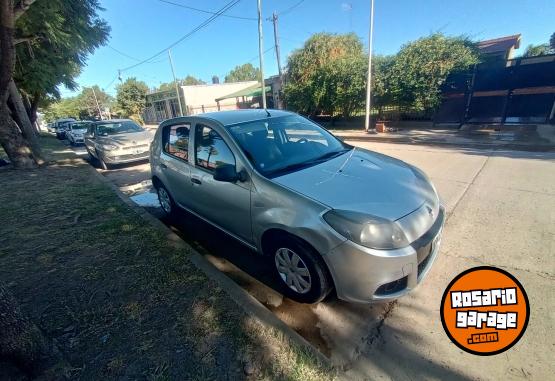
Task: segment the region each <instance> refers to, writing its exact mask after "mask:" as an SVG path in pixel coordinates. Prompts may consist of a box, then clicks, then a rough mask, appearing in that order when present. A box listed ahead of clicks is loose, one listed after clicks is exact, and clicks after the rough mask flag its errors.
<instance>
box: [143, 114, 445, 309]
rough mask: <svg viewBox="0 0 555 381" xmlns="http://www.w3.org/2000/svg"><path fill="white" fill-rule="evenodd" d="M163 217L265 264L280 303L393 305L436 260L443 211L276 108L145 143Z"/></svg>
mask: <svg viewBox="0 0 555 381" xmlns="http://www.w3.org/2000/svg"><path fill="white" fill-rule="evenodd" d="M150 166H151V172H152V183H153V185H154V187H155V188H156V190H157V193H158V199H159V201H160V205H161V207H162V209H163V210H164V212H165V213H166V214H167V215H169V216H170V217H174V218H177V217H179V216H183V214H177V213H176V210H177V209H178V208H182V209H185V210H188V211H189V212H190V213H191V214H193V215H196V216H197V217H200V218H201V219H202V220H204V221H207V222H208V223H210V224H212V225H213V226H215V227H217V228H219V229H220V230H222V231H223V232H225V233H227V234H229V235H230V236H232V237H234V238H236V239H237V240H238V241H240V242H242V243H243V244H245V245H246V246H247V247H249V248H251V249H253V250H254V251H255V252H257V253H259V254H261V255H262V256H264V257H265V258H266V259H267V261H268V263H269V264H270V265H271V266H272V268H273V270H274V275H275V277H276V279H277V281H278V282H280V283H279V284H281V285H282V288H283V292H284V294H285V295H287V296H288V297H290V298H291V299H294V300H296V301H298V302H303V303H315V302H318V301H320V300H322V299H324V298H325V297H326V295H328V294H329V293H330V292H331V290H332V289H334V288H335V290H336V294H337V296H338V297H339V298H340V299H343V300H346V301H350V302H359V303H367V302H372V301H379V300H391V299H395V298H398V297H400V296H402V295H404V294H406V293H407V292H409V291H410V290H412V289H414V288H415V287H416V286H417V285H418V284H420V283H421V282H422V281H423V279H424V278H425V277H426V274H427V273H428V272H429V270H430V268H431V266H432V264H433V262H434V260H435V258H436V256H437V253H438V250H439V245H440V239H441V235H442V229H443V224H444V220H445V212H444V208H443V206H442V205H441V203H440V200H439V196H438V194H437V192H436V189H435V188H434V186H433V185H432V183H431V182H430V180H429V179H428V177H427V176H426V175H425V174H424V173H423V172H422V171H421V170H419V169H417V168H416V167H414V166H412V165H409V164H407V163H405V162H402V161H400V160H397V159H394V158H392V157H389V156H386V155H382V154H379V153H376V152H372V151H369V150H366V149H362V148H359V147H353V146H350V145H348V144H345V143H344V142H342V141H341V140H339V139H338V138H336V137H335V136H334V135H332V134H331V133H330V132H328V131H327V130H325V129H324V128H322V127H320V126H318V125H317V124H315V123H313V122H312V121H310V120H308V119H306V118H303V117H301V116H299V115H297V114H294V113H290V112H285V111H280V110H235V111H222V112H214V113H206V114H200V115H195V116H190V117H180V118H175V119H170V120H166V121H164V122H162V124H161V125H160V126H159V128H158V130H157V131H156V134H155V137H154V140H153V142H152V145H151V157H150Z"/></svg>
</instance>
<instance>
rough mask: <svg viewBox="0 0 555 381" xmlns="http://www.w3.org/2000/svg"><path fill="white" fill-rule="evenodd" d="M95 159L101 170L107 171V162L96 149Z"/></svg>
mask: <svg viewBox="0 0 555 381" xmlns="http://www.w3.org/2000/svg"><path fill="white" fill-rule="evenodd" d="M96 161H97V163H98V166H99V167H100V168H102V169H103V170H105V171H107V170H108V169H109V167H108V164H106V162H105V161H104V160H102V157H101V156H100V155H99V154H98V151H96Z"/></svg>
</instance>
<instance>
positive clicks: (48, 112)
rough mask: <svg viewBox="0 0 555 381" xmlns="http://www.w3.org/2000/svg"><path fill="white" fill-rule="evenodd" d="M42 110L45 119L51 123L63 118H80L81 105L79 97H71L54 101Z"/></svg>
mask: <svg viewBox="0 0 555 381" xmlns="http://www.w3.org/2000/svg"><path fill="white" fill-rule="evenodd" d="M42 111H43V113H44V119H45V120H46V121H47V122H48V123H51V122H53V121H55V120H56V119H61V118H74V119H77V118H79V115H80V114H81V107H80V105H79V100H78V97H70V98H64V99H61V100H56V101H53V102H51V103H50V104H49V105H48V106H47V107H45V108H44V109H43V110H42Z"/></svg>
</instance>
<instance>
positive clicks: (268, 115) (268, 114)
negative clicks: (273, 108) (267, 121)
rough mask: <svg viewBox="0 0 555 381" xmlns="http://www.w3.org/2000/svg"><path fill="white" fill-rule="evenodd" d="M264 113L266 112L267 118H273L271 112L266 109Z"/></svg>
mask: <svg viewBox="0 0 555 381" xmlns="http://www.w3.org/2000/svg"><path fill="white" fill-rule="evenodd" d="M264 111H266V116H267V117H271V116H272V114H270V111H268V109H267V108H265V109H264Z"/></svg>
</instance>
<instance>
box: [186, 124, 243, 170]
mask: <svg viewBox="0 0 555 381" xmlns="http://www.w3.org/2000/svg"><path fill="white" fill-rule="evenodd" d="M195 152H196V157H195V163H196V165H198V166H199V167H202V168H205V169H207V170H209V171H213V170H214V169H215V168H216V167H218V166H220V165H222V164H231V165H235V156H233V152H231V149H230V148H229V147H228V146H227V144H226V143H225V141H224V140H223V139H222V137H221V136H220V134H218V133H217V132H216V131H214V129H212V128H210V127H208V126H203V125H197V127H196V135H195Z"/></svg>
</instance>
